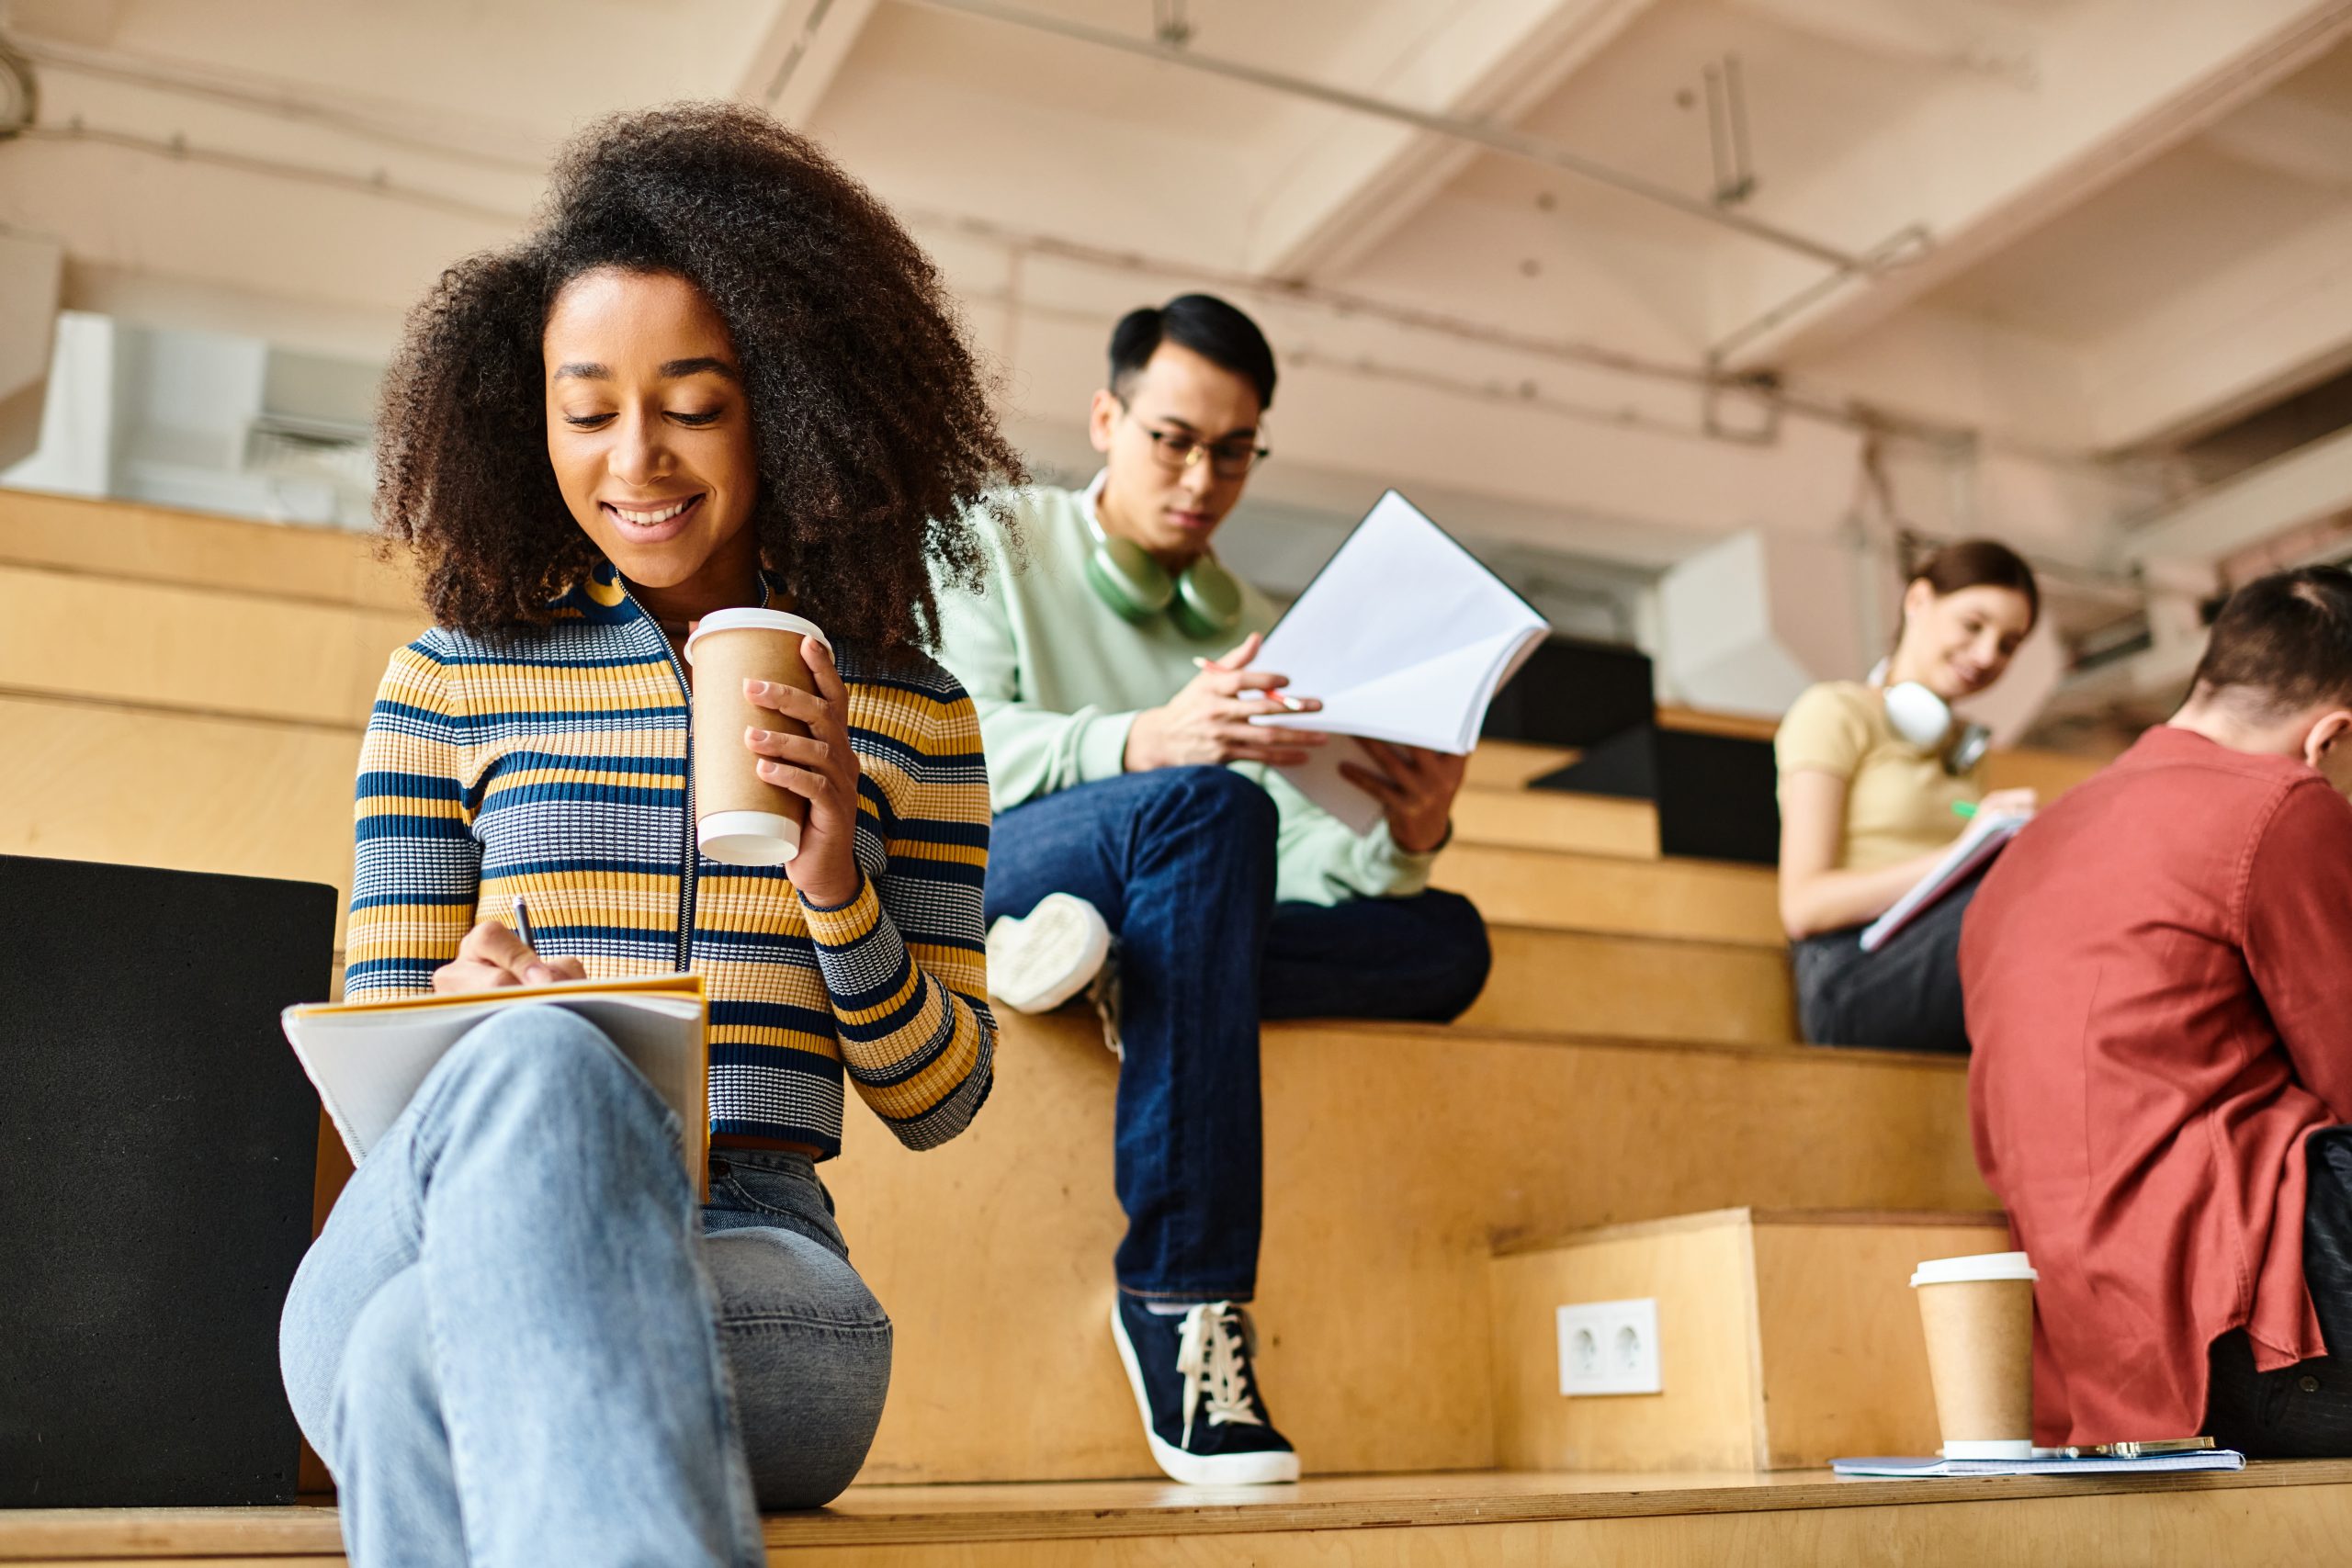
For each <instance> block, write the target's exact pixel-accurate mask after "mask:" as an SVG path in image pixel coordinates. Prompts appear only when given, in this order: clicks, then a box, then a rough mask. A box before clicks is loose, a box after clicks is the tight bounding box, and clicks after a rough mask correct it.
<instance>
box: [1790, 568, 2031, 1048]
mask: <svg viewBox="0 0 2352 1568" xmlns="http://www.w3.org/2000/svg"><path fill="white" fill-rule="evenodd" d="M2040 613H2041V593H2040V591H2039V589H2038V588H2037V587H2036V586H2035V583H2034V580H2033V570H2032V569H2031V568H2030V567H2029V566H2027V565H2026V563H2025V562H2024V561H2023V560H2022V559H2020V558H2018V555H2017V553H2016V552H2015V551H2013V550H2011V549H2009V548H2008V547H2007V546H2005V545H2001V544H1997V543H1996V542H1994V541H1993V540H1990V539H1969V540H1964V541H1962V543H1960V544H1956V545H1952V546H1950V547H1946V548H1944V549H1942V550H1939V551H1938V552H1936V554H1935V555H1933V556H1931V557H1929V558H1928V559H1927V560H1926V561H1924V562H1922V563H1921V564H1920V566H1919V569H1918V570H1917V572H1916V573H1915V574H1914V575H1913V577H1912V579H1911V581H1910V583H1909V585H1908V586H1907V587H1906V588H1905V590H1904V593H1903V629H1902V631H1901V633H1900V634H1899V635H1898V637H1897V638H1896V641H1895V645H1894V654H1893V655H1892V656H1891V657H1890V658H1889V659H1888V660H1887V662H1886V665H1885V668H1884V672H1883V680H1880V681H1877V682H1873V683H1871V684H1863V683H1861V682H1854V681H1827V682H1823V683H1821V684H1820V685H1817V686H1815V687H1813V688H1811V689H1810V690H1808V691H1807V692H1806V693H1805V694H1804V695H1803V696H1801V697H1799V698H1798V699H1797V700H1796V702H1795V704H1794V705H1792V707H1791V708H1790V709H1789V713H1788V716H1787V717H1786V718H1785V719H1783V720H1781V729H1780V733H1779V734H1778V735H1777V736H1776V737H1775V738H1774V740H1773V750H1774V754H1775V756H1776V758H1777V760H1778V762H1779V765H1780V780H1781V782H1780V795H1781V924H1782V925H1783V926H1785V927H1786V928H1787V930H1788V933H1789V941H1790V944H1791V949H1792V953H1791V956H1792V961H1793V964H1794V967H1795V970H1796V986H1797V1010H1798V1016H1799V1019H1800V1021H1802V1022H1803V1024H1804V1034H1805V1038H1806V1039H1808V1040H1810V1041H1813V1042H1815V1043H1817V1044H1836V1045H1876V1046H1883V1047H1887V1048H1890V1049H1899V1050H1917V1051H1965V1050H1966V1049H1968V1032H1967V1030H1966V1028H1965V1026H1964V1024H1963V1023H1962V1017H1961V999H1960V964H1959V951H1960V923H1961V917H1962V915H1963V914H1964V913H1966V911H1967V908H1968V903H1969V900H1970V898H1971V897H1973V896H1974V894H1975V891H1976V886H1975V882H1974V880H1973V879H1971V880H1970V881H1969V882H1967V883H1966V884H1964V885H1963V886H1960V887H1957V888H1954V889H1953V890H1952V891H1951V892H1950V893H1948V894H1946V895H1945V896H1944V897H1942V898H1941V899H1939V901H1938V902H1937V903H1935V904H1934V905H1932V906H1930V907H1929V908H1928V909H1927V910H1926V911H1925V912H1924V913H1922V914H1921V915H1920V916H1918V918H1917V919H1914V920H1913V921H1912V922H1911V923H1910V924H1908V925H1906V926H1905V927H1904V928H1903V929H1902V930H1901V931H1898V932H1897V933H1896V934H1895V935H1894V938H1893V939H1891V940H1890V941H1889V942H1886V943H1885V944H1884V945H1883V946H1882V947H1881V948H1880V949H1879V950H1878V951H1877V952H1875V953H1864V952H1863V951H1862V949H1861V934H1862V929H1863V928H1864V927H1865V926H1867V925H1869V924H1870V922H1871V921H1872V920H1875V919H1878V917H1879V916H1881V915H1883V914H1884V913H1886V911H1887V910H1888V909H1889V908H1892V907H1893V905H1894V902H1895V900H1897V899H1898V898H1900V897H1903V895H1904V894H1905V892H1906V891H1908V890H1909V889H1910V887H1911V886H1912V885H1913V884H1915V883H1917V881H1918V880H1919V879H1920V878H1921V877H1922V876H1925V875H1926V874H1928V871H1929V870H1930V869H1931V868H1932V867H1933V866H1934V865H1935V863H1936V862H1937V861H1938V859H1939V858H1940V857H1941V856H1942V855H1943V853H1944V852H1945V851H1946V850H1947V849H1949V848H1950V847H1951V840H1953V839H1954V838H1956V837H1957V836H1958V835H1959V834H1960V833H1961V831H1962V829H1965V828H1966V827H1967V820H1966V818H1965V816H1964V815H1963V814H1962V812H1961V811H1957V810H1955V809H1954V807H1974V808H1975V809H1976V810H1980V811H2012V810H2029V811H2030V810H2031V809H2032V807H2033V792H2032V791H2031V790H2001V791H1998V792H1996V793H1995V794H1992V795H1986V794H1985V783H1984V763H1983V760H1982V756H1981V752H1982V750H1983V747H1982V740H1981V734H1982V732H1981V731H1977V732H1973V733H1972V731H1970V729H1969V728H1967V727H1966V726H1963V725H1962V724H1961V723H1960V722H1959V721H1958V720H1956V719H1954V718H1953V716H1952V715H1951V704H1952V703H1955V702H1958V701H1960V700H1961V699H1962V698H1964V697H1970V696H1973V695H1975V694H1977V693H1979V692H1982V691H1984V690H1985V689H1986V688H1987V687H1989V686H1991V685H1992V684H1993V682H1996V681H1997V680H1999V679H2000V678H2001V674H2002V672H2003V671H2006V670H2007V668H2008V665H2009V660H2010V659H2011V657H2012V656H2014V655H2015V654H2016V652H2017V650H2018V644H2020V643H2022V642H2023V641H2024V640H2025V638H2026V636H2027V634H2028V633H2030V632H2031V631H2032V630H2033V625H2034V621H2035V618H2036V617H2037V616H2038V615H2039V614H2040Z"/></svg>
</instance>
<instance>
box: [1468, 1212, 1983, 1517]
mask: <svg viewBox="0 0 2352 1568" xmlns="http://www.w3.org/2000/svg"><path fill="white" fill-rule="evenodd" d="M2007 1247H2008V1226H2007V1221H2006V1220H2005V1219H2004V1217H2003V1216H2002V1215H2001V1214H1999V1213H1984V1212H1979V1213H1916V1214H1899V1213H1850V1212H1830V1213H1808V1212H1797V1213H1786V1212H1779V1213H1776V1212H1772V1211H1768V1210H1754V1209H1727V1210H1723V1211H1720V1212H1717V1213H1705V1214H1684V1215H1679V1216H1677V1217H1675V1218H1673V1219H1666V1220H1650V1221H1644V1222H1637V1223H1635V1224H1624V1225H1610V1226H1606V1227H1603V1228H1601V1229H1599V1230H1594V1231H1588V1232H1586V1233H1584V1234H1582V1235H1574V1236H1568V1237H1564V1238H1562V1239H1561V1240H1559V1241H1557V1242H1551V1243H1545V1244H1543V1245H1535V1246H1521V1247H1507V1248H1505V1249H1504V1250H1503V1251H1502V1252H1501V1254H1500V1255H1499V1256H1498V1257H1497V1258H1496V1259H1495V1263H1494V1296H1493V1313H1494V1318H1493V1322H1494V1333H1495V1377H1496V1398H1497V1411H1496V1417H1497V1420H1498V1422H1499V1423H1500V1426H1499V1431H1498V1449H1499V1452H1498V1459H1499V1460H1500V1461H1501V1462H1502V1463H1504V1464H1505V1465H1509V1466H1512V1467H1515V1468H1522V1469H1569V1468H1574V1469H1578V1470H1603V1471H1639V1470H1655V1471H1683V1470H1713V1469H1741V1470H1746V1469H1755V1470H1795V1469H1804V1468H1807V1467H1811V1466H1817V1465H1826V1464H1827V1463H1828V1462H1829V1461H1831V1460H1833V1459H1837V1458H1838V1457H1840V1456H1841V1455H1850V1454H1923V1453H1933V1452H1934V1451H1935V1450H1936V1447H1937V1444H1938V1443H1939V1441H1940V1440H1941V1438H1940V1435H1939V1430H1938V1427H1937V1425H1936V1408H1935V1396H1934V1391H1933V1390H1932V1389H1931V1388H1930V1387H1929V1386H1928V1361H1927V1348H1926V1345H1925V1343H1924V1341H1923V1339H1922V1337H1921V1334H1920V1330H1919V1309H1918V1303H1917V1302H1916V1301H1915V1300H1914V1299H1913V1296H1912V1292H1911V1288H1910V1282H1909V1281H1910V1275H1911V1270H1912V1269H1913V1268H1915V1267H1916V1266H1917V1264H1918V1263H1919V1262H1920V1260H1921V1259H1923V1258H1952V1257H1958V1256H1961V1255H1962V1254H1966V1253H1974V1252H1999V1251H2003V1250H2005V1249H2006V1248H2007ZM1643 1298H1646V1299H1648V1300H1650V1301H1653V1302H1655V1303H1657V1346H1656V1347H1655V1349H1656V1351H1657V1357H1658V1362H1659V1369H1660V1371H1661V1374H1662V1377H1661V1391H1660V1392H1658V1393H1631V1394H1602V1395H1588V1396H1581V1397H1574V1398H1571V1397H1567V1396H1566V1395H1564V1394H1563V1393H1561V1388H1560V1382H1561V1365H1560V1360H1561V1354H1562V1350H1561V1346H1560V1340H1559V1336H1558V1334H1557V1332H1556V1325H1557V1317H1556V1314H1557V1312H1558V1310H1559V1309H1560V1308H1561V1307H1563V1306H1571V1305H1575V1304H1577V1303H1589V1302H1622V1301H1626V1300H1633V1299H1643Z"/></svg>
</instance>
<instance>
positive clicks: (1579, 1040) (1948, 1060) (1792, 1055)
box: [1049, 1015, 1968, 1075]
mask: <svg viewBox="0 0 2352 1568" xmlns="http://www.w3.org/2000/svg"><path fill="white" fill-rule="evenodd" d="M1049 1016H1050V1015H1049ZM1260 1027H1261V1030H1262V1031H1263V1038H1267V1039H1279V1038H1281V1037H1282V1036H1283V1035H1300V1034H1330V1033H1349V1034H1362V1033H1369V1034H1372V1035H1374V1036H1388V1037H1397V1038H1407V1039H1423V1040H1452V1041H1476V1042H1477V1043H1482V1044H1498V1045H1528V1046H1533V1047H1536V1048H1539V1049H1548V1050H1585V1051H1641V1052H1647V1053H1651V1054H1656V1053H1657V1052H1660V1051H1673V1052H1685V1053H1698V1054H1702V1055H1730V1056H1758V1057H1763V1058H1766V1059H1768V1060H1773V1061H1781V1062H1802V1063H1806V1064H1820V1063H1826V1062H1850V1063H1853V1064H1855V1065H1857V1066H1877V1067H1887V1066H1898V1067H1899V1066H1915V1067H1923V1068H1929V1069H1934V1070H1938V1071H1943V1072H1957V1073H1961V1074H1962V1075H1965V1074H1966V1073H1967V1071H1968V1058H1967V1056H1966V1055H1962V1054H1960V1053H1958V1052H1951V1051H1894V1050H1888V1049H1885V1048H1883V1047H1880V1046H1875V1045H1815V1044H1812V1043H1806V1042H1803V1041H1740V1040H1657V1039H1645V1038H1643V1037H1641V1036H1639V1035H1601V1034H1580V1033H1577V1032H1572V1031H1557V1032H1555V1031H1552V1030H1535V1029H1497V1028H1489V1027H1486V1026H1476V1027H1465V1026H1464V1025H1462V1024H1458V1023H1417V1022H1412V1021H1407V1020H1399V1019H1354V1018H1297V1019H1270V1020H1268V1021H1266V1022H1264V1023H1263V1024H1261V1026H1260Z"/></svg>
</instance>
